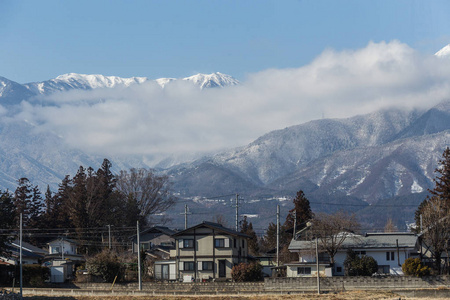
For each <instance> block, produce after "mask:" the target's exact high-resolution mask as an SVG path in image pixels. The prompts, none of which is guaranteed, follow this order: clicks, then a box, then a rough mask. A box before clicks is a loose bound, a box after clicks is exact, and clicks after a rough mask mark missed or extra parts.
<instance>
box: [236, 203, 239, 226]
mask: <svg viewBox="0 0 450 300" xmlns="http://www.w3.org/2000/svg"><path fill="white" fill-rule="evenodd" d="M236 231H239V194H236Z"/></svg>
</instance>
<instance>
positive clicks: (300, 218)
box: [283, 190, 314, 230]
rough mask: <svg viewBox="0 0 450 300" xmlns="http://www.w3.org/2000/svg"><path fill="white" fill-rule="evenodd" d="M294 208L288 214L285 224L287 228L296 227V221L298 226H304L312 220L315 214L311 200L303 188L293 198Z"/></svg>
mask: <svg viewBox="0 0 450 300" xmlns="http://www.w3.org/2000/svg"><path fill="white" fill-rule="evenodd" d="M292 202H293V203H294V208H293V209H291V210H290V211H289V213H288V215H287V216H286V221H285V222H284V224H283V227H284V229H285V230H288V229H291V228H293V227H294V223H295V224H296V226H297V228H298V227H300V228H302V227H304V226H305V225H306V222H307V221H309V220H311V219H312V217H313V216H314V214H313V213H312V211H311V206H310V204H309V200H308V199H307V198H306V196H305V194H304V193H303V191H302V190H300V191H298V192H297V196H296V197H295V198H294V199H293V200H292Z"/></svg>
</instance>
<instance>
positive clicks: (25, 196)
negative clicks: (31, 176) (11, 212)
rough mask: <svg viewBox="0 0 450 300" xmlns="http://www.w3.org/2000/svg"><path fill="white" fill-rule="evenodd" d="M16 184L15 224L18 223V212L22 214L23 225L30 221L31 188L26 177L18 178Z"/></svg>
mask: <svg viewBox="0 0 450 300" xmlns="http://www.w3.org/2000/svg"><path fill="white" fill-rule="evenodd" d="M17 182H18V186H17V188H16V190H15V192H14V206H15V211H16V225H17V226H18V225H19V223H20V214H22V222H23V225H24V227H26V226H28V225H29V223H30V217H31V213H32V198H33V194H32V189H33V187H32V186H31V183H30V181H29V180H28V178H25V177H24V178H20V179H19V180H18V181H17Z"/></svg>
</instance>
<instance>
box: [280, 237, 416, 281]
mask: <svg viewBox="0 0 450 300" xmlns="http://www.w3.org/2000/svg"><path fill="white" fill-rule="evenodd" d="M347 249H352V250H353V251H355V252H356V253H357V254H359V255H367V256H372V257H373V258H374V259H375V260H376V261H377V263H378V272H379V273H387V274H395V275H403V272H402V269H401V265H402V264H403V262H404V261H405V259H407V258H409V257H418V255H419V253H418V249H419V245H418V236H417V235H416V234H414V233H409V232H390V233H367V234H365V235H357V234H351V235H349V236H348V237H347V238H346V239H345V241H344V243H343V244H342V247H341V249H340V250H339V251H338V253H337V254H336V256H335V261H336V263H335V265H334V266H333V268H334V270H333V274H334V275H344V274H345V270H344V260H345V258H346V256H347V254H346V252H347ZM289 251H291V252H297V253H299V262H296V263H292V264H289V265H292V266H294V265H295V266H296V267H297V265H298V264H299V263H300V264H302V263H303V264H311V263H315V255H314V251H315V243H314V240H313V241H307V240H292V241H291V243H290V245H289ZM327 260H328V263H329V258H328V257H327V255H326V254H325V253H321V255H319V261H320V262H321V263H326V262H327ZM298 270H300V269H298ZM302 270H303V269H302ZM303 271H304V270H303ZM288 273H289V272H288ZM294 273H295V272H294Z"/></svg>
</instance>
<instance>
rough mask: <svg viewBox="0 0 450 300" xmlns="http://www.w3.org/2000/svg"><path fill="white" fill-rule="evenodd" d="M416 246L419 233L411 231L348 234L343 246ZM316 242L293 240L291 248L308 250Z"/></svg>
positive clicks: (367, 247) (358, 247) (346, 247)
mask: <svg viewBox="0 0 450 300" xmlns="http://www.w3.org/2000/svg"><path fill="white" fill-rule="evenodd" d="M397 241H398V247H399V248H414V247H415V246H416V242H417V235H415V234H413V233H409V232H392V233H367V234H366V235H350V236H348V237H347V238H346V239H345V241H344V243H343V244H342V248H344V249H349V248H350V249H377V248H397ZM314 245H315V244H314V242H311V241H305V240H292V241H291V243H290V245H289V250H308V249H311V248H312V247H314Z"/></svg>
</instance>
